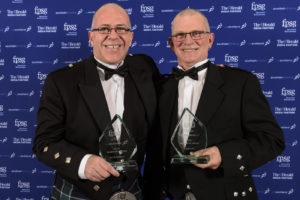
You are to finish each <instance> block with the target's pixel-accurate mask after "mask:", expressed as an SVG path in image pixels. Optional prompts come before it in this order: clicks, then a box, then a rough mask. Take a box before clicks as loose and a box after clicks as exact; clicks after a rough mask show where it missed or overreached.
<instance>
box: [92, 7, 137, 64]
mask: <svg viewBox="0 0 300 200" xmlns="http://www.w3.org/2000/svg"><path fill="white" fill-rule="evenodd" d="M99 27H111V28H115V27H125V28H130V21H129V17H128V15H127V13H126V11H125V10H124V9H123V8H121V7H120V6H118V5H115V4H107V5H104V6H103V7H101V8H100V9H99V10H97V12H96V14H95V16H94V18H93V23H92V28H99ZM132 39H133V33H132V32H127V33H124V34H117V33H116V32H115V31H114V30H112V31H111V33H110V34H101V33H99V32H98V31H89V40H90V43H91V45H92V46H93V53H94V56H95V57H96V58H97V59H99V60H101V61H102V62H104V63H107V64H120V63H121V61H122V60H124V58H125V56H126V54H127V52H128V49H129V47H130V45H131V42H132Z"/></svg>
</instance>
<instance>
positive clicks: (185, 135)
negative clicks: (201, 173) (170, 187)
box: [171, 108, 209, 164]
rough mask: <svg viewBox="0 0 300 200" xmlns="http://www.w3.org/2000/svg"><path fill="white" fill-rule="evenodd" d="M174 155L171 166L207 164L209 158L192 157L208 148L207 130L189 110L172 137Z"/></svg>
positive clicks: (186, 109)
mask: <svg viewBox="0 0 300 200" xmlns="http://www.w3.org/2000/svg"><path fill="white" fill-rule="evenodd" d="M171 145H172V147H173V148H174V151H175V153H174V155H173V156H172V157H171V164H206V163H208V161H209V156H201V155H199V156H195V155H190V152H195V151H199V150H202V149H205V148H206V147H207V130H206V127H205V126H204V124H203V123H202V122H201V121H200V120H199V119H198V118H197V117H196V116H195V115H194V114H193V113H192V112H191V111H190V110H189V109H188V108H184V110H183V112H182V114H181V117H180V119H179V121H178V123H177V125H176V127H175V130H174V131H173V134H172V136H171Z"/></svg>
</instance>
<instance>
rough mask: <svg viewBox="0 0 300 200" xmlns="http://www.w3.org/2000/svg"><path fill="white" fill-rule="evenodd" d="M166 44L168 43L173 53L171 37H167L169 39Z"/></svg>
mask: <svg viewBox="0 0 300 200" xmlns="http://www.w3.org/2000/svg"><path fill="white" fill-rule="evenodd" d="M168 43H169V45H170V47H171V49H172V51H174V43H173V40H172V37H169V38H168Z"/></svg>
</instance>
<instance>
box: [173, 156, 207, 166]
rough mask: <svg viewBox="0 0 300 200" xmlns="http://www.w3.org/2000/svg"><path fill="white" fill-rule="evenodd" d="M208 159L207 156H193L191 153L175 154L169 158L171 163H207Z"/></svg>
mask: <svg viewBox="0 0 300 200" xmlns="http://www.w3.org/2000/svg"><path fill="white" fill-rule="evenodd" d="M208 161H209V156H193V155H184V156H178V155H175V156H173V157H172V159H171V164H178V165H183V164H207V163H208Z"/></svg>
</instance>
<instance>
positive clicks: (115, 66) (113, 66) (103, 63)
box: [94, 56, 124, 69]
mask: <svg viewBox="0 0 300 200" xmlns="http://www.w3.org/2000/svg"><path fill="white" fill-rule="evenodd" d="M94 58H95V60H96V61H97V62H99V63H100V64H102V65H104V66H105V67H108V68H110V69H117V68H118V67H120V66H122V65H123V63H124V60H122V62H121V63H120V64H119V65H112V64H107V63H105V62H102V61H101V60H99V59H97V58H96V57H95V56H94ZM98 69H99V67H98ZM100 69H101V68H100Z"/></svg>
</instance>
